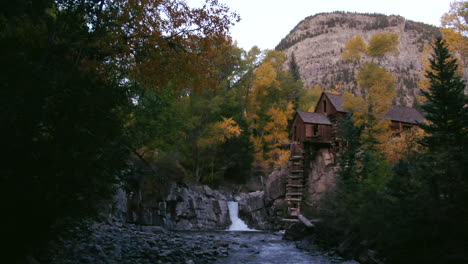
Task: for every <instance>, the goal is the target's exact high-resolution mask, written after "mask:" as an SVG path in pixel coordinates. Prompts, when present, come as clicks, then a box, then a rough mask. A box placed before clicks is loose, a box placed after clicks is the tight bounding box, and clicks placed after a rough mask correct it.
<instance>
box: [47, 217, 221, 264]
mask: <svg viewBox="0 0 468 264" xmlns="http://www.w3.org/2000/svg"><path fill="white" fill-rule="evenodd" d="M71 232H72V234H73V236H72V238H68V239H64V238H62V239H58V240H56V241H54V242H53V243H51V245H50V247H49V249H48V252H47V254H46V255H47V257H45V258H44V259H41V260H40V262H41V263H51V264H72V263H93V264H100V263H122V264H125V263H141V264H145V263H148V264H150V263H151V264H154V263H168V264H169V263H194V264H197V263H200V264H201V263H212V262H213V261H214V260H216V259H217V258H218V257H223V256H227V255H228V249H229V243H226V242H225V241H224V240H221V239H217V238H216V237H215V236H214V235H193V234H191V233H183V232H170V231H167V230H165V229H163V228H161V227H157V226H138V225H133V224H122V223H113V224H108V223H92V224H90V225H89V226H87V227H86V228H84V229H80V228H78V227H76V228H74V229H73V230H71Z"/></svg>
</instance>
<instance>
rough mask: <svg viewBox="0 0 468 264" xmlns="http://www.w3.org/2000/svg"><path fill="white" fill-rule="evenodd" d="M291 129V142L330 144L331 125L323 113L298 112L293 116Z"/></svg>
mask: <svg viewBox="0 0 468 264" xmlns="http://www.w3.org/2000/svg"><path fill="white" fill-rule="evenodd" d="M291 129H292V131H291V134H292V135H293V141H299V142H304V141H313V142H319V143H330V142H331V138H332V123H331V122H330V120H329V119H328V118H327V116H326V115H325V114H323V113H314V112H305V111H300V110H298V111H297V112H296V115H295V116H294V120H293V123H292V127H291Z"/></svg>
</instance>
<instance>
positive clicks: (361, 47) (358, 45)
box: [341, 36, 367, 62]
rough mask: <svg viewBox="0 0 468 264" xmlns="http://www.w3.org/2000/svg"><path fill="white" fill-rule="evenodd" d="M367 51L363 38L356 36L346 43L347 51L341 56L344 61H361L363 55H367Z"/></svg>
mask: <svg viewBox="0 0 468 264" xmlns="http://www.w3.org/2000/svg"><path fill="white" fill-rule="evenodd" d="M366 51H367V47H366V43H365V42H364V39H363V38H362V36H356V37H354V38H351V39H350V40H349V41H348V43H346V46H345V49H344V51H343V53H342V54H341V56H342V57H343V60H344V61H347V62H350V61H359V60H360V59H361V54H365V53H366Z"/></svg>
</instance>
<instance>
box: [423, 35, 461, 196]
mask: <svg viewBox="0 0 468 264" xmlns="http://www.w3.org/2000/svg"><path fill="white" fill-rule="evenodd" d="M430 65H431V70H430V71H427V74H426V77H427V78H428V79H429V80H430V87H429V90H428V91H422V94H423V95H424V96H425V97H426V99H427V103H426V104H424V105H422V109H423V110H424V112H425V117H426V119H427V121H428V123H427V124H423V125H422V128H423V129H424V130H425V132H426V133H427V134H428V136H426V137H425V138H424V139H423V141H422V144H423V145H424V146H426V147H427V148H428V150H429V153H428V159H429V161H430V162H431V167H432V168H433V169H431V173H430V177H429V178H430V183H431V188H432V194H433V195H434V198H435V199H437V200H439V199H441V198H443V197H445V198H447V199H451V200H452V199H458V198H461V197H454V196H459V195H462V194H463V193H465V194H464V195H466V193H467V182H468V178H467V177H468V174H467V173H466V172H467V165H466V161H468V159H467V153H466V144H467V142H468V141H467V135H468V124H467V122H468V109H467V108H466V104H467V103H468V101H467V97H466V95H465V94H464V89H465V83H464V81H463V80H462V79H461V77H460V76H459V75H458V74H457V68H458V64H457V60H456V59H455V58H453V57H452V55H451V54H450V53H449V50H448V47H447V45H446V43H445V41H444V40H442V39H441V38H439V39H437V40H436V42H435V45H434V54H433V56H432V58H431V59H430Z"/></svg>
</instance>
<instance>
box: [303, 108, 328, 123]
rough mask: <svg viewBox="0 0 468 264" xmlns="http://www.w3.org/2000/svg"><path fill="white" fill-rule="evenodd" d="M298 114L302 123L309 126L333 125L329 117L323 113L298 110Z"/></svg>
mask: <svg viewBox="0 0 468 264" xmlns="http://www.w3.org/2000/svg"><path fill="white" fill-rule="evenodd" d="M297 114H298V115H299V117H301V119H302V121H304V123H307V124H321V125H331V122H330V120H329V119H328V117H327V116H326V115H325V114H322V113H315V112H306V111H301V110H297Z"/></svg>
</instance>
